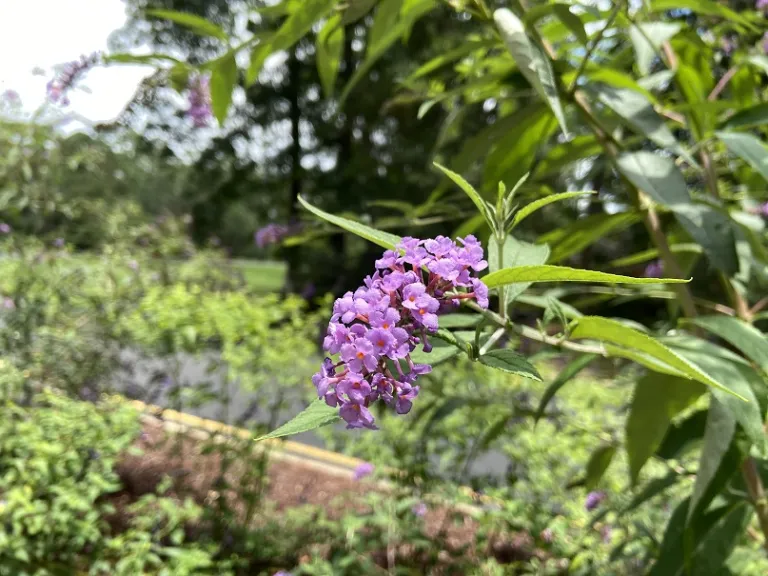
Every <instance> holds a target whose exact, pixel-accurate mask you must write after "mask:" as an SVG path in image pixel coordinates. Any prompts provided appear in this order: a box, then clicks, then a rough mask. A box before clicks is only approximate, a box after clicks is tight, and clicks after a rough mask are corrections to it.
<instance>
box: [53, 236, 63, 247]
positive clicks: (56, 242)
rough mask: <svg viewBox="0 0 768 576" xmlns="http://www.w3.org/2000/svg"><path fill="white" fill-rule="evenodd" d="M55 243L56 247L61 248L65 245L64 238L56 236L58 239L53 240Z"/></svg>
mask: <svg viewBox="0 0 768 576" xmlns="http://www.w3.org/2000/svg"><path fill="white" fill-rule="evenodd" d="M53 245H54V246H55V247H56V248H61V247H63V246H64V238H56V240H54V241H53Z"/></svg>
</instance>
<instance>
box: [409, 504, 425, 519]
mask: <svg viewBox="0 0 768 576" xmlns="http://www.w3.org/2000/svg"><path fill="white" fill-rule="evenodd" d="M411 512H413V513H414V515H416V516H418V517H419V518H424V516H426V515H427V505H426V504H424V502H419V503H418V504H414V505H413V508H411Z"/></svg>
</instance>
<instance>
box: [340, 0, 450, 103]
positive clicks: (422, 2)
mask: <svg viewBox="0 0 768 576" xmlns="http://www.w3.org/2000/svg"><path fill="white" fill-rule="evenodd" d="M436 7H437V3H436V2H435V0H416V2H414V3H412V5H411V7H410V8H411V9H410V10H409V11H408V13H407V14H405V13H404V14H402V16H401V18H400V20H399V21H398V22H397V24H395V25H394V26H392V27H390V28H389V29H388V30H386V32H385V34H384V35H383V36H382V37H381V39H379V40H377V42H376V48H375V49H374V50H372V51H369V52H368V53H366V57H365V60H364V61H363V63H362V64H360V65H359V66H358V67H357V68H356V69H355V73H354V74H353V75H352V78H350V79H349V82H347V85H346V86H344V90H343V91H342V93H341V96H339V108H342V107H343V106H344V103H345V102H346V101H347V98H348V97H349V95H350V93H351V92H352V90H353V89H354V88H355V86H357V84H358V82H360V80H362V79H363V78H365V77H366V76H367V75H368V72H369V71H370V70H371V68H372V67H373V65H374V64H376V62H377V61H378V60H379V58H381V57H382V56H383V55H384V53H385V52H386V51H387V50H389V47H390V46H392V44H394V43H395V42H396V41H397V40H398V39H399V38H401V37H402V36H403V35H405V34H406V33H407V32H408V31H410V29H411V28H412V27H413V25H414V23H415V22H416V21H417V20H418V19H419V18H421V17H422V16H424V15H425V14H427V13H428V12H431V11H432V10H434V9H435V8H436Z"/></svg>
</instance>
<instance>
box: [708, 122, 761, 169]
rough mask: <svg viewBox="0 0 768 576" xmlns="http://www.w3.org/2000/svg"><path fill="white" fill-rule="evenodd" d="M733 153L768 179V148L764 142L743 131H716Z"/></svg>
mask: <svg viewBox="0 0 768 576" xmlns="http://www.w3.org/2000/svg"><path fill="white" fill-rule="evenodd" d="M715 134H716V135H717V137H718V138H719V139H720V141H721V142H722V143H723V144H725V145H726V147H727V148H728V150H730V151H731V153H733V154H736V156H738V157H739V158H741V159H742V160H744V161H745V162H746V163H747V164H749V165H750V166H752V168H754V169H755V170H756V171H757V172H758V173H759V174H760V175H761V176H762V177H763V178H765V179H766V180H768V149H766V147H765V146H764V145H763V143H762V142H761V141H760V140H758V139H757V138H755V137H754V136H752V134H745V133H743V132H715Z"/></svg>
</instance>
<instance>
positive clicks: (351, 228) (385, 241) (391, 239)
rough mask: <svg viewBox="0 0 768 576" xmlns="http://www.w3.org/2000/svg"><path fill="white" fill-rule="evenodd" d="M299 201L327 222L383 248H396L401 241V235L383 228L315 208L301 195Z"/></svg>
mask: <svg viewBox="0 0 768 576" xmlns="http://www.w3.org/2000/svg"><path fill="white" fill-rule="evenodd" d="M299 202H300V203H301V205H302V206H304V208H306V209H307V210H309V211H310V212H312V213H313V214H314V215H315V216H318V217H319V218H322V219H323V220H325V221H326V222H330V223H331V224H335V225H336V226H338V227H339V228H343V229H344V230H346V231H347V232H352V233H353V234H357V235H358V236H360V237H361V238H365V239H366V240H368V241H369V242H373V243H374V244H377V245H379V246H381V247H383V248H387V249H389V250H394V248H395V245H397V244H399V243H400V240H401V238H400V237H399V236H395V235H394V234H390V233H389V232H382V231H381V230H376V229H375V228H371V227H370V226H366V225H365V224H361V223H359V222H355V221H353V220H347V219H346V218H342V217H340V216H334V215H333V214H329V213H328V212H325V211H323V210H320V208H315V207H314V206H312V204H310V203H309V202H307V201H306V200H304V198H302V197H301V196H299Z"/></svg>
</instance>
